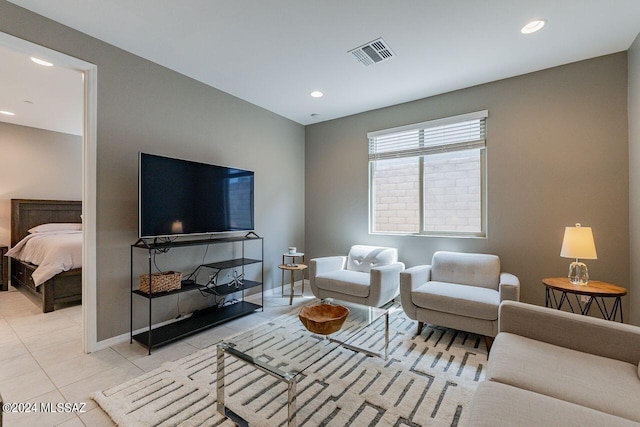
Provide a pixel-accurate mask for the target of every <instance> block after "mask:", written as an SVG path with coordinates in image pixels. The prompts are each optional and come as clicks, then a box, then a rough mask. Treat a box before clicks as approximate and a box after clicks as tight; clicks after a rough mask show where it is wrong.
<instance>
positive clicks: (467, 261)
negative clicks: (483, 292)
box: [431, 251, 500, 291]
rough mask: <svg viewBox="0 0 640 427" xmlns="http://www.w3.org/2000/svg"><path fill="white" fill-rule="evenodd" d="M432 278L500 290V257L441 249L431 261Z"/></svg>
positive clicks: (438, 280)
mask: <svg viewBox="0 0 640 427" xmlns="http://www.w3.org/2000/svg"><path fill="white" fill-rule="evenodd" d="M431 280H434V281H437V282H447V283H456V284H460V285H471V286H481V287H483V288H489V289H493V290H496V291H497V290H498V285H499V282H500V258H499V257H497V256H496V255H489V254H471V253H461V252H443V251H439V252H436V253H435V254H433V259H432V261H431Z"/></svg>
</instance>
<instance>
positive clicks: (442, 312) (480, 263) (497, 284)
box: [400, 252, 520, 346]
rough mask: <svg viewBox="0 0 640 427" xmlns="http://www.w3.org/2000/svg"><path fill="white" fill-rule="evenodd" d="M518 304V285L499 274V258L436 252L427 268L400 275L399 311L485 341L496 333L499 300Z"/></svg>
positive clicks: (420, 326) (518, 283)
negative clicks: (400, 309) (474, 335)
mask: <svg viewBox="0 0 640 427" xmlns="http://www.w3.org/2000/svg"><path fill="white" fill-rule="evenodd" d="M519 299H520V281H519V280H518V278H517V277H516V276H514V275H513V274H509V273H504V272H502V271H501V270H500V258H498V257H497V256H496V255H489V254H472V253H461V252H436V253H435V254H434V255H433V259H432V260H431V265H419V266H416V267H411V268H408V269H407V270H405V271H403V272H402V273H401V274H400V300H401V301H402V309H403V310H404V312H405V313H406V314H407V316H408V317H409V318H410V319H413V320H417V321H418V335H420V333H421V332H422V326H423V325H424V323H433V324H436V325H440V326H446V327H449V328H454V329H459V330H462V331H467V332H473V333H476V334H480V335H484V336H485V337H489V340H488V345H487V346H489V345H490V339H491V338H492V337H495V336H496V334H497V333H498V308H499V307H500V303H501V302H502V301H504V300H513V301H518V300H519Z"/></svg>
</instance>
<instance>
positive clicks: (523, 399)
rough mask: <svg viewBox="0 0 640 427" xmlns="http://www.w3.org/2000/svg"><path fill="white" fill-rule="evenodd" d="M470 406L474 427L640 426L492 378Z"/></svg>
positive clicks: (479, 391)
mask: <svg viewBox="0 0 640 427" xmlns="http://www.w3.org/2000/svg"><path fill="white" fill-rule="evenodd" d="M491 351H492V352H493V350H491ZM470 409H471V413H470V417H469V423H468V425H470V426H474V427H483V426H486V427H502V426H504V427H511V426H521V427H529V426H530V427H540V426H608V427H613V426H616V427H617V426H620V427H622V426H636V425H637V423H635V422H633V421H630V420H626V419H624V418H620V417H617V416H614V415H610V414H605V413H604V412H600V411H596V410H594V409H591V408H587V407H585V406H580V405H576V404H574V403H569V402H566V401H564V400H560V399H554V398H553V397H549V396H545V395H543V394H539V393H534V392H531V391H528V390H523V389H520V388H516V387H511V386H509V385H505V384H501V383H497V382H493V381H483V382H481V383H480V384H479V385H478V388H477V389H476V391H475V393H474V395H473V400H472V402H471V408H470Z"/></svg>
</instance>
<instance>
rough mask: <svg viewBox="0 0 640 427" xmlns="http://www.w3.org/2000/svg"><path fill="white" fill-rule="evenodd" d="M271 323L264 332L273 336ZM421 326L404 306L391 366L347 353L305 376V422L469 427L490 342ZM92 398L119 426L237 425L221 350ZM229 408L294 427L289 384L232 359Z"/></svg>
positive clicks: (376, 337)
mask: <svg viewBox="0 0 640 427" xmlns="http://www.w3.org/2000/svg"><path fill="white" fill-rule="evenodd" d="M270 324H272V322H268V323H266V324H263V325H261V326H260V328H263V329H264V330H265V333H268V332H269V325H270ZM416 326H417V323H416V322H414V321H411V320H410V319H408V318H407V317H406V316H405V315H404V312H403V311H402V309H399V307H398V305H397V304H396V305H395V306H393V307H392V308H391V314H390V318H389V340H390V341H389V358H388V360H386V361H385V360H383V359H381V358H377V357H370V356H366V355H365V354H363V353H359V352H354V351H352V350H349V349H346V348H343V347H338V348H337V349H336V350H334V351H332V352H331V353H329V354H328V355H327V356H325V357H324V358H322V359H320V360H319V361H317V362H316V363H314V364H313V365H311V367H310V368H308V369H307V370H305V371H304V372H303V373H302V374H300V377H299V379H298V382H297V390H296V391H297V394H296V396H297V399H296V403H297V412H296V418H297V422H298V425H300V426H347V425H352V426H457V425H464V424H466V419H467V416H468V409H469V402H470V401H471V398H472V396H473V393H474V391H475V389H476V387H477V385H478V383H479V382H480V381H482V380H483V379H484V373H485V372H484V371H485V367H486V363H487V351H486V347H485V343H484V338H483V337H482V336H478V335H475V334H470V333H466V332H460V331H456V330H453V329H448V328H442V327H437V326H434V325H425V327H424V328H423V331H422V334H421V335H420V336H415V331H416ZM277 338H278V339H280V340H286V339H288V338H289V337H282V336H280V337H277ZM383 340H384V322H383V321H378V322H376V323H375V324H374V325H372V326H370V327H368V328H365V330H363V331H362V332H361V333H360V334H359V335H358V336H357V337H356V338H355V339H354V340H353V341H350V343H351V344H353V345H356V346H358V347H364V348H367V347H371V346H373V347H376V346H377V345H379V344H380V343H382V342H383ZM266 341H268V340H265V342H266ZM292 345H295V343H292ZM292 353H294V354H291V359H292V360H291V363H292V365H295V362H296V360H294V359H296V358H297V359H299V360H303V359H304V358H305V357H309V354H305V350H304V349H301V350H300V351H298V352H292ZM299 360H298V361H299ZM92 398H93V399H94V400H95V401H96V402H97V403H98V404H99V405H100V406H101V407H102V408H103V409H104V410H105V412H107V414H109V416H110V417H111V418H112V420H113V421H114V422H115V423H116V424H118V425H120V426H185V427H186V426H233V425H235V424H234V423H233V422H231V421H230V420H228V419H226V418H225V417H223V416H222V415H220V414H219V413H218V412H217V410H216V346H215V345H214V346H211V347H208V348H206V349H203V350H200V351H197V352H195V353H193V354H191V355H189V356H187V357H184V358H182V359H180V360H177V361H175V362H168V363H165V364H163V365H162V366H161V367H160V368H158V369H156V370H154V371H151V372H149V373H147V374H144V375H142V376H140V377H138V378H135V379H133V380H130V381H128V382H126V383H124V384H121V385H118V386H115V387H112V388H110V389H108V390H104V391H101V392H97V393H94V394H93V395H92ZM225 404H226V406H227V407H228V408H229V409H231V410H232V411H233V412H235V413H236V414H238V415H240V416H241V417H242V418H244V419H245V420H247V421H248V423H249V425H251V426H268V427H272V426H285V425H286V420H287V389H286V385H285V384H284V383H283V382H281V381H278V380H276V379H275V378H273V377H272V376H270V375H268V374H266V373H264V372H262V371H259V370H257V369H255V368H252V367H250V366H248V365H246V364H245V363H243V362H240V361H238V360H237V359H235V358H234V357H228V356H227V357H226V358H225Z"/></svg>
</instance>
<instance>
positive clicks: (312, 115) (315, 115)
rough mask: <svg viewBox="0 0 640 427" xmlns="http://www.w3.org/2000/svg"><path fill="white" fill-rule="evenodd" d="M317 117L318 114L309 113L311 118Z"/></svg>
mask: <svg viewBox="0 0 640 427" xmlns="http://www.w3.org/2000/svg"><path fill="white" fill-rule="evenodd" d="M319 115H320V114H318V113H311V117H314V118H315V117H318V116H319Z"/></svg>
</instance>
